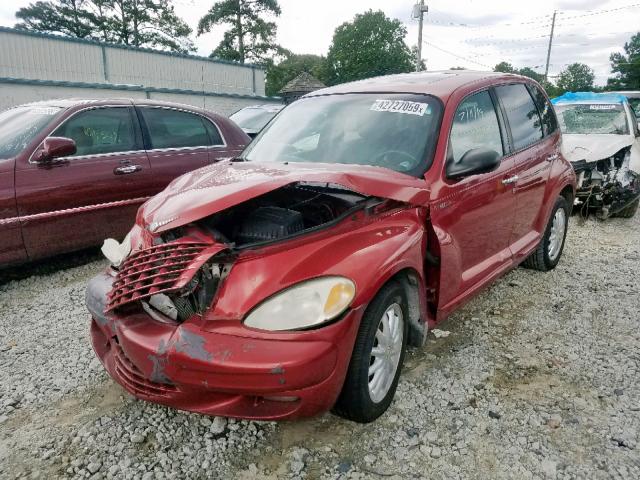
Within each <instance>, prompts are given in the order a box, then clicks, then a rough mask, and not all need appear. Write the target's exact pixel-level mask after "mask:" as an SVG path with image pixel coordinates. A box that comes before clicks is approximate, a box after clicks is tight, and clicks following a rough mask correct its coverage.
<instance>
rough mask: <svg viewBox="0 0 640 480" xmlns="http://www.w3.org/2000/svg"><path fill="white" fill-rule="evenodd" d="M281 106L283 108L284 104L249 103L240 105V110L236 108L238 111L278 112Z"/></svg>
mask: <svg viewBox="0 0 640 480" xmlns="http://www.w3.org/2000/svg"><path fill="white" fill-rule="evenodd" d="M283 108H284V105H280V104H270V103H265V104H264V105H249V106H246V107H242V108H241V109H240V110H238V112H240V111H242V110H266V111H268V112H279V111H280V110H282V109H283ZM238 112H235V113H238Z"/></svg>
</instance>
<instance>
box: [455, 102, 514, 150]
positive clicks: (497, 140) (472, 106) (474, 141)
mask: <svg viewBox="0 0 640 480" xmlns="http://www.w3.org/2000/svg"><path fill="white" fill-rule="evenodd" d="M475 148H488V149H490V150H494V151H496V152H498V153H500V154H501V155H502V154H504V151H503V148H502V137H501V135H500V125H499V123H498V116H497V114H496V110H495V108H494V105H493V101H492V100H491V96H490V95H489V92H487V91H484V92H479V93H475V94H473V95H471V96H469V97H467V98H465V99H464V100H463V101H462V103H461V104H460V105H459V106H458V109H457V110H456V116H455V118H454V120H453V125H452V127H451V136H450V147H449V157H450V161H453V162H455V163H458V162H460V160H461V159H462V157H463V156H464V154H465V153H467V152H468V151H469V150H473V149H475Z"/></svg>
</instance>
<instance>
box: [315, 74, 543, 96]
mask: <svg viewBox="0 0 640 480" xmlns="http://www.w3.org/2000/svg"><path fill="white" fill-rule="evenodd" d="M514 80H520V81H522V80H524V81H527V82H533V80H531V79H530V78H528V77H523V76H521V75H515V74H511V73H501V72H481V71H474V70H442V71H433V72H415V73H401V74H396V75H385V76H382V77H374V78H368V79H366V80H359V81H356V82H349V83H343V84H340V85H336V86H334V87H329V88H323V89H321V90H316V91H314V92H312V93H309V94H307V95H305V96H306V97H313V96H319V95H332V94H344V93H383V92H384V93H416V94H429V95H433V96H435V97H438V98H440V99H441V100H442V101H443V102H446V100H447V99H448V98H449V96H450V95H451V94H452V93H453V92H454V91H456V90H458V89H468V90H472V89H474V88H476V87H482V86H485V85H493V84H498V83H508V82H513V81H514Z"/></svg>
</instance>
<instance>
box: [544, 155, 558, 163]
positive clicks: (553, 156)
mask: <svg viewBox="0 0 640 480" xmlns="http://www.w3.org/2000/svg"><path fill="white" fill-rule="evenodd" d="M558 158H560V155H558V154H557V153H554V154H552V155H549V156H548V157H547V162H553V161H554V160H557V159H558Z"/></svg>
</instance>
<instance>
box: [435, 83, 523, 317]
mask: <svg viewBox="0 0 640 480" xmlns="http://www.w3.org/2000/svg"><path fill="white" fill-rule="evenodd" d="M496 105H497V104H496V101H495V98H494V95H493V92H490V91H489V90H484V91H481V92H478V93H474V94H472V95H470V96H468V97H466V98H464V99H463V100H462V102H461V103H460V104H459V106H458V107H457V109H456V112H455V116H454V120H453V122H452V126H451V130H450V134H449V147H448V149H447V162H446V163H449V162H462V161H464V160H463V156H464V154H465V153H466V152H468V151H469V150H472V149H475V148H486V149H491V150H494V151H496V152H498V153H500V154H501V155H504V153H505V151H506V135H505V132H504V125H503V122H502V117H500V116H499V114H498V109H497V108H496ZM503 139H504V140H503ZM445 168H446V166H445ZM514 176H515V165H514V161H513V159H512V158H509V157H503V158H502V160H501V162H500V165H499V166H498V168H497V169H496V170H494V171H492V172H488V173H481V174H476V175H470V176H468V177H465V178H462V179H459V180H450V179H448V178H447V177H446V171H445V172H443V184H444V186H443V187H442V188H439V189H438V190H437V191H436V192H434V199H433V203H432V205H431V221H432V224H433V225H434V227H435V228H436V233H437V234H438V237H439V238H438V240H439V242H440V254H441V264H442V265H443V266H444V268H442V271H441V274H440V275H441V277H440V294H439V300H438V304H439V307H438V309H439V311H440V314H442V315H443V316H446V314H447V313H448V312H449V311H451V310H452V309H453V308H455V307H456V306H457V305H458V304H460V303H462V302H463V301H464V299H465V298H466V297H468V296H469V295H470V294H472V293H473V292H474V291H475V290H477V289H478V288H480V287H481V286H482V285H484V284H486V283H488V282H489V281H490V280H492V279H493V278H495V277H496V276H497V275H499V274H500V273H501V272H502V271H504V270H505V269H506V268H508V267H509V266H510V265H511V263H512V260H511V251H510V249H509V238H510V235H511V229H512V228H513V223H514V219H515V214H514V208H515V195H514V194H513V187H514V186H513V182H512V180H511V179H512V178H513V177H514Z"/></svg>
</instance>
